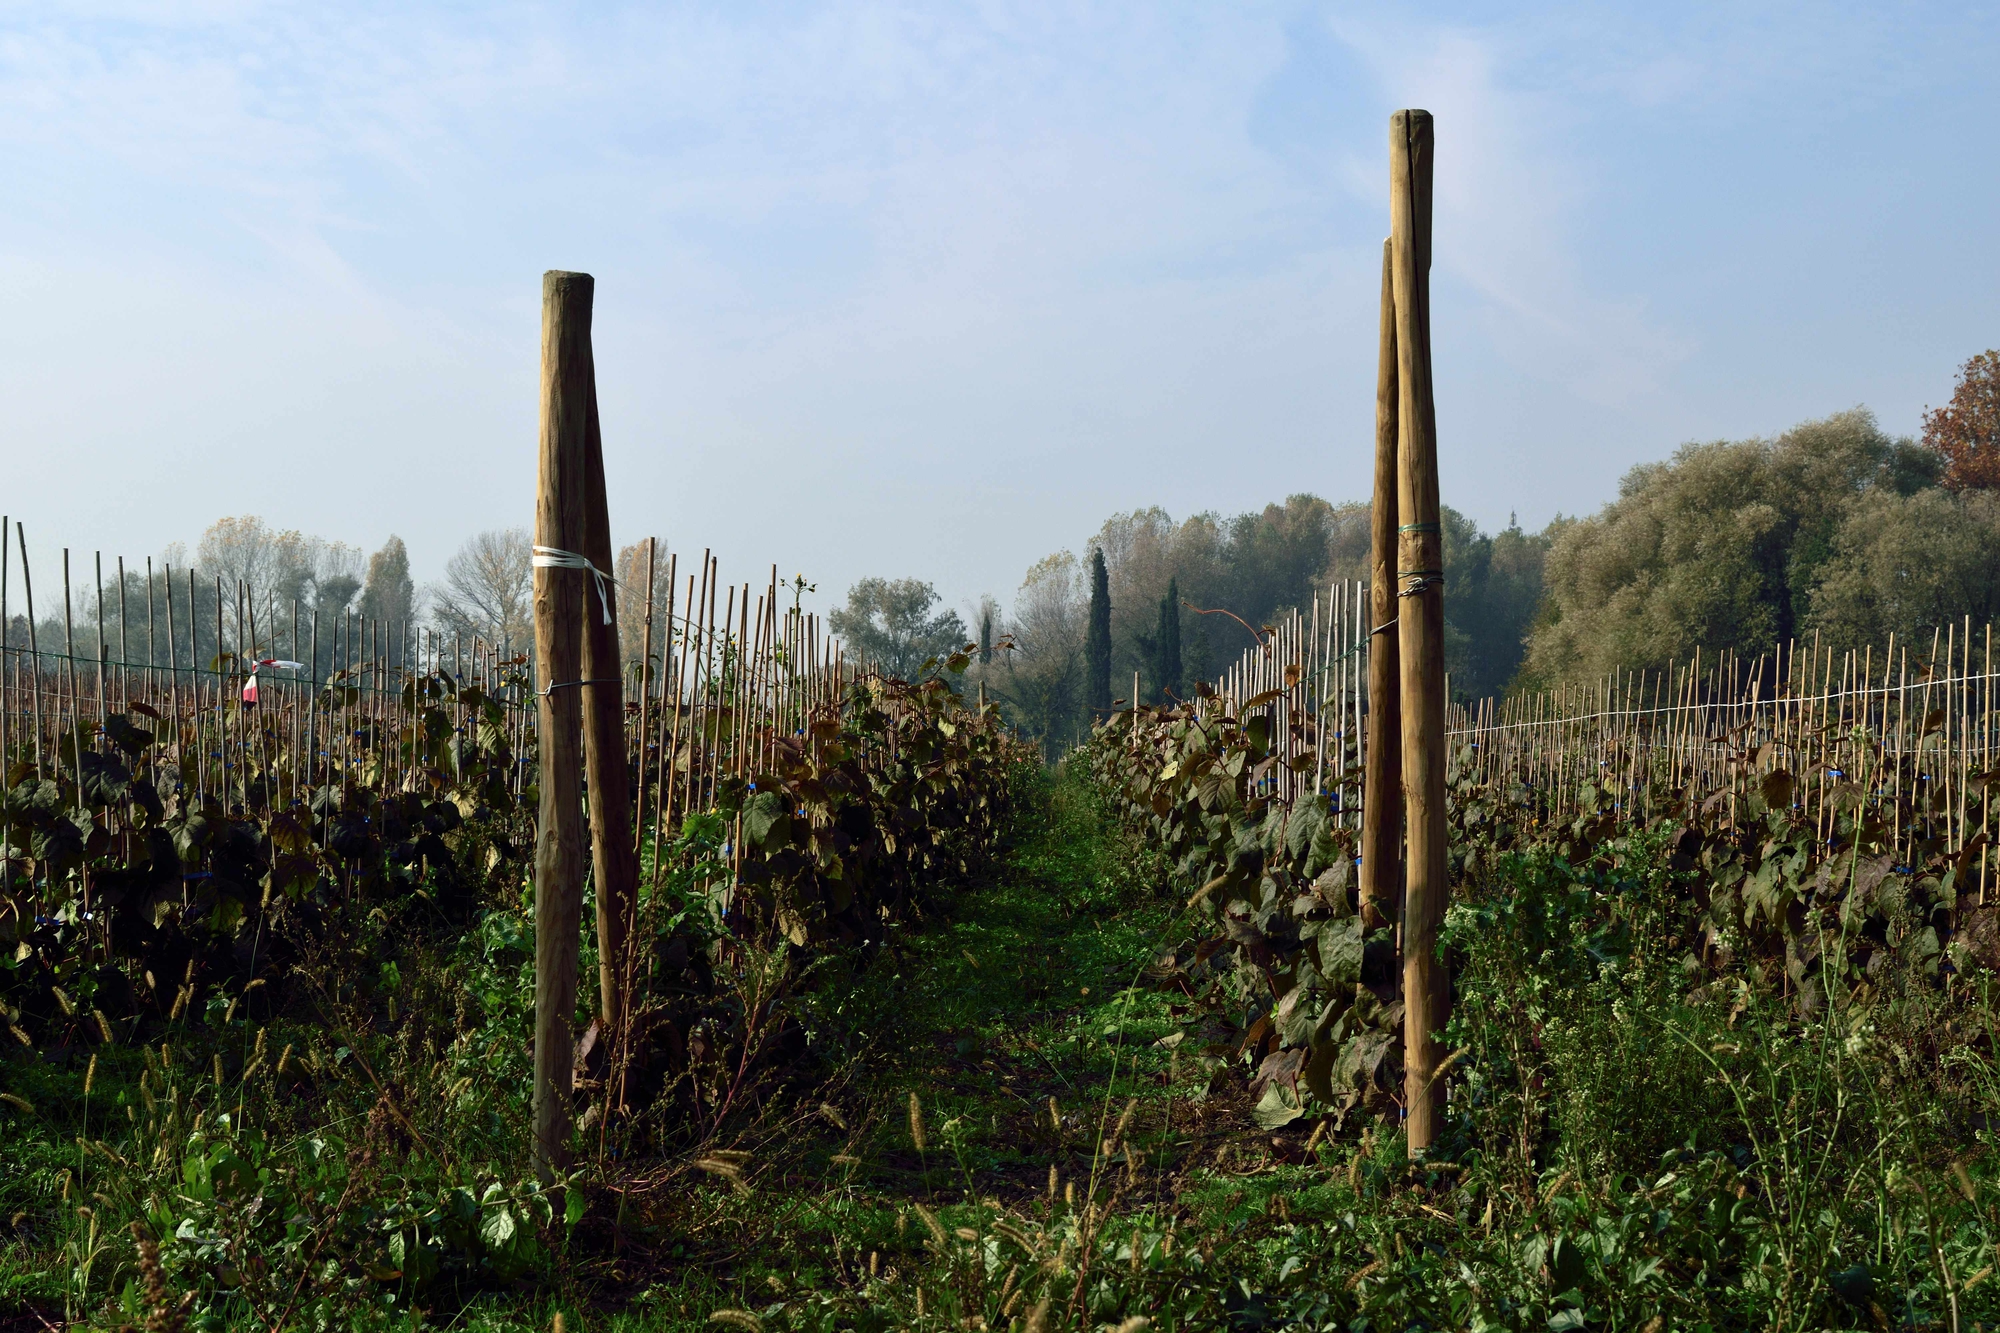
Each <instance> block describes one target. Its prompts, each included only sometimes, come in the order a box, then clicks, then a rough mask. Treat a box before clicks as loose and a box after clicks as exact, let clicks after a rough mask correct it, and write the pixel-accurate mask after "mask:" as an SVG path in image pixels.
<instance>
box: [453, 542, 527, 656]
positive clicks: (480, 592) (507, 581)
mask: <svg viewBox="0 0 2000 1333" xmlns="http://www.w3.org/2000/svg"><path fill="white" fill-rule="evenodd" d="M532 546H533V541H532V539H531V538H530V537H529V535H528V530H527V529H526V528H495V529H492V530H490V531H487V532H482V533H479V534H478V535H477V536H475V537H472V538H471V539H469V540H468V541H467V542H466V543H465V545H463V546H461V547H459V548H458V552H457V553H456V554H455V555H453V556H452V557H451V559H449V560H447V561H445V565H444V579H443V581H442V582H440V583H438V584H437V585H436V586H434V587H433V588H432V589H431V594H430V595H431V604H432V611H431V616H432V620H433V622H434V623H435V624H436V626H437V628H438V629H439V630H440V631H442V632H443V633H446V634H463V635H466V636H467V637H468V638H479V639H483V640H485V641H486V642H487V643H490V644H493V645H495V646H496V647H498V648H500V649H501V650H502V651H503V652H507V653H514V652H526V651H527V650H528V648H529V647H530V645H531V644H532V642H533V639H534V593H535V578H534V567H533V565H532V564H531V562H530V559H529V557H530V554H531V547H532Z"/></svg>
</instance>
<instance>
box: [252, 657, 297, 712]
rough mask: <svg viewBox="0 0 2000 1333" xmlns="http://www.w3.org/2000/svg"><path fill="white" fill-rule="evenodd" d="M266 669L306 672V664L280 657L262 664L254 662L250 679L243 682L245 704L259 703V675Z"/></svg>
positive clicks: (268, 658)
mask: <svg viewBox="0 0 2000 1333" xmlns="http://www.w3.org/2000/svg"><path fill="white" fill-rule="evenodd" d="M265 667H276V668H277V669H278V670H280V671H304V670H305V669H306V664H305V663H304V662H287V661H285V660H284V659H283V658H280V657H267V658H265V659H264V660H263V661H261V662H252V663H251V664H250V679H248V680H246V681H244V682H243V702H244V703H246V704H254V703H256V702H257V673H258V672H259V671H262V670H263V669H264V668H265Z"/></svg>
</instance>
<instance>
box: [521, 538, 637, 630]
mask: <svg viewBox="0 0 2000 1333" xmlns="http://www.w3.org/2000/svg"><path fill="white" fill-rule="evenodd" d="M534 567H535V568H536V569H587V570H589V571H590V576H591V577H592V578H593V579H595V580H597V603H598V605H599V606H602V607H603V608H604V623H605V624H607V625H609V624H610V623H611V595H610V594H609V593H607V592H605V591H604V585H605V584H607V583H609V584H610V585H612V586H613V587H617V586H618V580H617V579H614V578H612V577H611V576H610V575H609V574H607V573H605V572H604V571H603V570H601V569H599V568H598V567H597V566H596V565H593V564H591V563H590V561H589V560H588V559H586V558H584V557H583V556H580V555H578V554H577V553H576V552H575V551H560V550H557V549H556V548H555V547H553V546H537V547H536V548H535V561H534Z"/></svg>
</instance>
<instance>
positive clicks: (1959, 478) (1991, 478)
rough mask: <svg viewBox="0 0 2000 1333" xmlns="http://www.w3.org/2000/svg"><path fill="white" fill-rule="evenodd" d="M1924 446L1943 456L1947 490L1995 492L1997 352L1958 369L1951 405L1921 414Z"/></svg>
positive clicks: (1999, 412) (1999, 415)
mask: <svg viewBox="0 0 2000 1333" xmlns="http://www.w3.org/2000/svg"><path fill="white" fill-rule="evenodd" d="M1924 444H1925V445H1926V446H1927V447H1928V448H1931V449H1935V450H1937V452H1938V453H1939V454H1941V455H1943V457H1944V477H1943V481H1944V484H1945V485H1946V486H1947V487H1949V488H1950V489H1952V490H1955V491H1975V490H1976V491H1991V490H2000V351H1986V352H1981V353H1980V354H1979V355H1978V356H1975V357H1973V358H1972V359H1971V360H1970V361H1968V362H1966V363H1965V364H1964V365H1963V366H1960V367H1959V370H1958V386H1957V388H1956V389H1954V390H1953V391H1952V395H1951V401H1950V402H1949V403H1947V404H1945V405H1944V406H1943V407H1938V408H1927V409H1926V410H1925V412H1924Z"/></svg>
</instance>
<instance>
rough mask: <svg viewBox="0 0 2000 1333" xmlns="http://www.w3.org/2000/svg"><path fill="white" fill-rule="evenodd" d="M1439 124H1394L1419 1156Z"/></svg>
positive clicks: (1429, 976) (1442, 1001)
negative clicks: (1434, 179) (1434, 176)
mask: <svg viewBox="0 0 2000 1333" xmlns="http://www.w3.org/2000/svg"><path fill="white" fill-rule="evenodd" d="M1431 153H1432V134H1431V114H1430V112H1428V111H1398V112H1396V113H1395V115H1393V116H1391V117H1390V118H1389V238H1390V250H1391V258H1392V264H1391V268H1392V270H1393V286H1394V290H1395V297H1396V378H1397V412H1396V417H1397V442H1398V443H1397V451H1396V453H1397V478H1396V481H1397V485H1396V508H1397V513H1398V515H1399V516H1400V518H1401V519H1402V522H1401V523H1400V524H1399V525H1398V527H1397V544H1396V545H1397V561H1396V580H1397V583H1398V584H1399V585H1400V586H1399V587H1398V589H1397V602H1398V604H1399V606H1400V607H1401V610H1400V611H1399V612H1398V615H1397V621H1396V628H1397V631H1398V634H1397V637H1398V639H1399V640H1400V645H1399V646H1400V648H1401V652H1402V659H1403V660H1402V676H1403V818H1404V827H1405V829H1406V831H1407V836H1408V844H1409V853H1408V858H1409V859H1408V871H1407V880H1406V884H1405V888H1404V893H1403V1005H1404V1019H1403V1065H1404V1071H1405V1073H1404V1078H1405V1083H1404V1104H1405V1107H1406V1108H1407V1110H1406V1114H1407V1116H1408V1120H1407V1122H1406V1123H1407V1129H1408V1135H1409V1147H1410V1155H1411V1156H1413V1157H1414V1156H1417V1155H1418V1154H1420V1153H1422V1152H1423V1151H1424V1150H1426V1149H1427V1148H1429V1147H1430V1145H1431V1141H1432V1139H1433V1138H1435V1137H1436V1133H1437V1108H1438V1105H1439V1103H1440V1102H1441V1100H1442V1094H1443V1091H1444V1089H1443V1088H1442V1087H1440V1086H1438V1085H1437V1084H1436V1081H1435V1076H1436V1071H1437V1066H1438V1061H1439V1055H1438V1043H1437V1042H1436V1041H1435V1040H1434V1039H1433V1034H1434V1033H1436V1032H1437V1031H1438V1030H1439V1029H1441V1028H1442V1027H1444V1023H1445V1017H1446V1013H1447V1010H1448V1006H1449V1003H1450V997H1449V995H1448V993H1447V991H1446V978H1445V976H1444V973H1443V970H1442V969H1441V968H1439V967H1438V965H1437V936H1438V925H1439V923H1440V922H1441V921H1442V920H1443V917H1444V906H1445V896H1446V893H1447V891H1448V884H1447V871H1446V862H1445V825H1444V814H1445V812H1444V542H1443V533H1442V530H1441V529H1440V527H1439V525H1438V474H1437V414H1436V411H1435V408H1434V405H1433V403H1432V401H1431V292H1430V267H1431Z"/></svg>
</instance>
